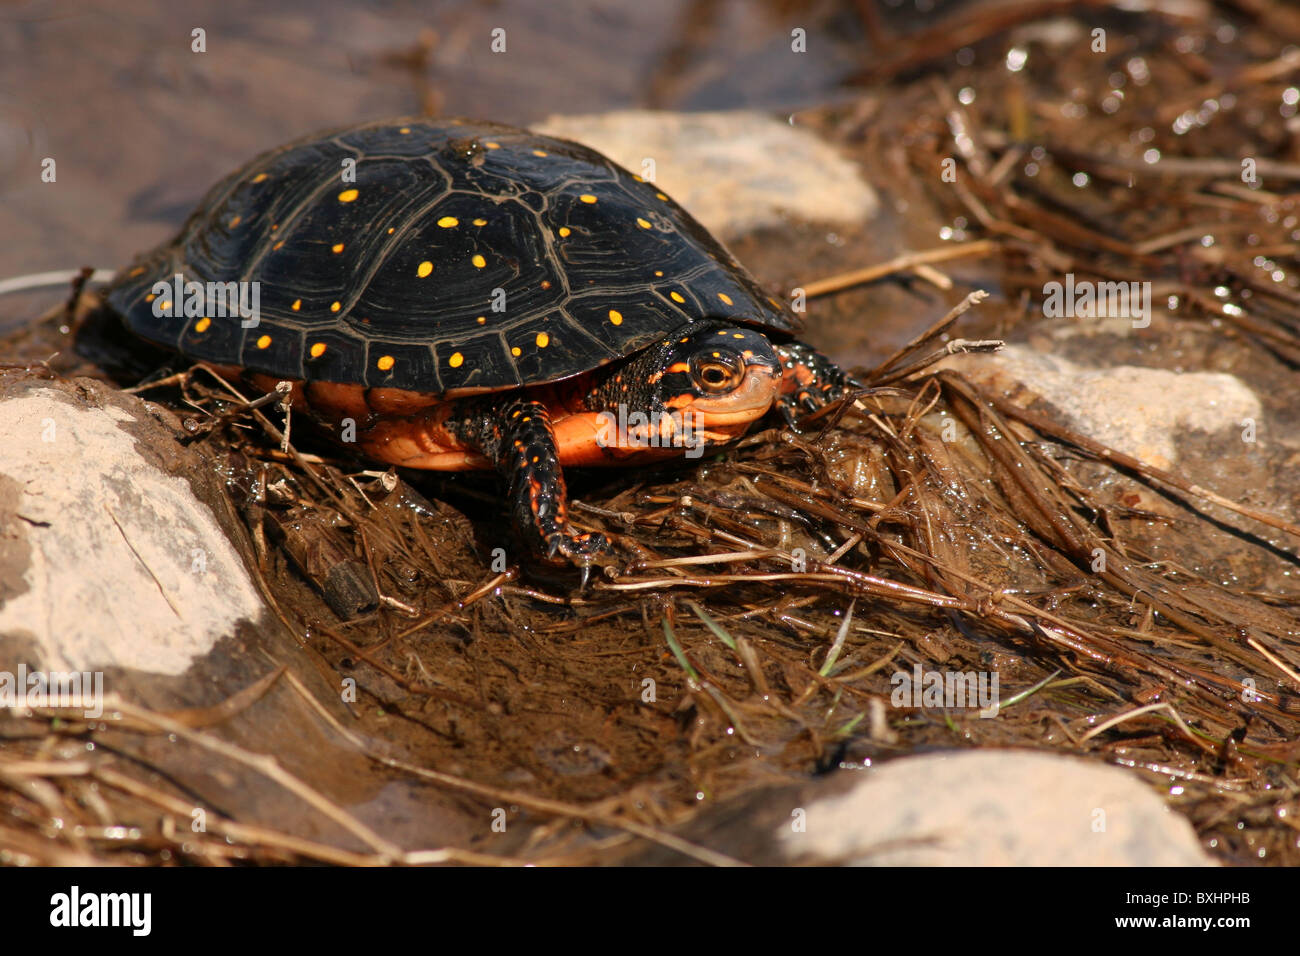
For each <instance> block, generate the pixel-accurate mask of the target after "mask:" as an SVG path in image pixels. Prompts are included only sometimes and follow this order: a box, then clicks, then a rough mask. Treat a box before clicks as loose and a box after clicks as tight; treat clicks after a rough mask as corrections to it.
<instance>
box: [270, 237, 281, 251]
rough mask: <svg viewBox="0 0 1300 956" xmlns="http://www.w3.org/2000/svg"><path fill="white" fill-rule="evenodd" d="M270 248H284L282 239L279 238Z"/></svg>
mask: <svg viewBox="0 0 1300 956" xmlns="http://www.w3.org/2000/svg"><path fill="white" fill-rule="evenodd" d="M271 248H272V249H283V248H284V240H283V239H281V240H280V241H279V242H277V243H276V244H275V245H273V246H272V247H271Z"/></svg>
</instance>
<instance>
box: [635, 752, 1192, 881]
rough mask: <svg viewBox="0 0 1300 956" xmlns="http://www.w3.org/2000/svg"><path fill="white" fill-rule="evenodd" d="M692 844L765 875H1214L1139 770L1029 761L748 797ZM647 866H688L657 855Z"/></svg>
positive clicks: (957, 765)
mask: <svg viewBox="0 0 1300 956" xmlns="http://www.w3.org/2000/svg"><path fill="white" fill-rule="evenodd" d="M678 835H680V836H682V837H683V838H685V839H687V840H688V841H690V842H692V843H694V844H696V845H698V846H701V847H705V848H707V849H708V850H711V851H714V852H717V853H721V854H724V855H725V856H727V857H730V858H731V859H734V860H740V861H743V862H746V863H752V864H755V865H760V866H784V865H789V864H813V865H850V866H1213V865H1214V863H1213V861H1212V860H1211V859H1210V858H1209V857H1208V856H1207V855H1206V854H1205V853H1204V852H1203V851H1202V849H1201V845H1200V841H1199V840H1198V839H1197V837H1196V834H1195V832H1194V831H1193V830H1192V827H1191V825H1190V824H1189V823H1188V822H1187V821H1186V820H1185V819H1184V818H1183V817H1181V816H1179V815H1178V814H1177V813H1175V812H1173V811H1172V810H1170V809H1169V808H1168V807H1167V806H1166V805H1165V803H1164V802H1163V801H1162V800H1161V799H1160V797H1159V795H1158V794H1157V793H1156V792H1155V791H1153V790H1152V789H1151V788H1150V787H1149V786H1147V785H1145V784H1144V783H1143V782H1142V781H1141V780H1140V779H1138V778H1137V777H1136V776H1135V775H1134V774H1133V773H1131V772H1130V771H1126V770H1122V769H1120V768H1118V767H1111V766H1106V765H1105V764H1101V763H1097V762H1096V761H1092V760H1087V759H1082V758H1077V757H1066V756H1059V755H1056V754H1050V753H1042V752H1037V751H1029V750H964V751H951V752H947V753H936V754H926V755H924V756H915V757H900V758H899V759H896V760H891V761H888V762H887V763H883V764H880V765H879V766H876V767H871V768H868V769H858V770H841V771H840V772H838V773H835V774H832V775H830V776H825V777H819V778H817V779H816V780H814V781H812V782H810V783H807V784H799V785H795V786H789V787H779V788H773V789H768V790H762V791H757V792H754V793H750V794H747V795H746V796H744V797H741V798H738V799H736V800H732V801H729V802H727V803H724V804H720V805H718V806H716V807H714V808H712V809H711V810H708V811H706V812H704V813H702V814H701V815H700V816H699V817H698V818H696V819H695V820H692V821H691V823H689V824H688V825H687V826H685V827H683V828H681V829H680V830H679V831H678ZM630 862H632V863H633V864H636V865H680V864H682V863H686V862H689V861H688V860H687V859H686V858H684V857H683V856H682V855H681V854H679V853H676V852H673V851H670V850H668V849H665V848H661V847H654V848H649V849H646V850H644V851H642V852H640V853H639V854H637V855H636V856H635V857H634V858H633V859H632V860H631V861H630Z"/></svg>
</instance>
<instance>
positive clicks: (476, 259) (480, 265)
mask: <svg viewBox="0 0 1300 956" xmlns="http://www.w3.org/2000/svg"><path fill="white" fill-rule="evenodd" d="M470 262H472V263H474V265H475V266H477V267H478V268H480V269H482V268H483V267H484V266H485V265H487V260H486V259H484V258H483V257H482V256H480V255H478V254H477V253H476V254H475V255H474V258H472V259H470Z"/></svg>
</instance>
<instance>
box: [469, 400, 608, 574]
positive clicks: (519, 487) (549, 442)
mask: <svg viewBox="0 0 1300 956" xmlns="http://www.w3.org/2000/svg"><path fill="white" fill-rule="evenodd" d="M494 405H495V403H494V402H483V401H479V402H473V403H472V407H473V408H474V409H475V410H476V413H472V414H471V416H470V419H471V420H473V419H477V421H476V422H475V423H474V424H475V425H476V426H477V427H473V426H471V427H470V428H468V429H467V430H468V431H469V432H470V434H469V435H467V437H469V438H471V440H472V442H473V444H474V445H476V446H477V447H478V449H479V450H480V451H481V452H482V453H483V455H484V456H485V457H487V458H489V459H491V460H492V461H493V462H494V463H495V464H496V467H497V470H498V471H499V472H500V474H501V476H502V477H503V478H504V479H505V481H506V483H507V485H508V487H509V493H508V497H507V500H508V501H509V503H510V515H511V518H512V519H513V522H514V526H515V529H516V530H517V531H518V533H519V535H520V537H521V538H522V539H523V542H524V544H525V545H526V546H527V547H528V548H529V550H531V551H532V552H533V553H535V554H537V555H538V556H540V557H542V558H544V559H545V560H547V561H549V562H551V563H554V564H559V563H563V562H564V561H568V562H571V563H573V564H575V565H577V566H578V567H580V568H583V569H584V577H585V574H586V569H587V568H589V567H590V566H591V565H592V564H593V563H594V562H595V560H596V559H597V558H599V557H600V556H601V555H604V554H607V553H608V552H609V550H610V547H609V542H608V541H607V540H606V539H605V536H604V535H602V534H597V533H594V532H593V533H589V534H583V533H579V532H577V531H575V530H574V529H573V527H572V526H571V525H570V524H569V516H568V493H567V491H566V489H565V486H564V472H563V470H562V469H561V468H560V456H559V452H558V450H557V449H556V445H555V432H554V431H553V430H552V429H551V417H550V415H549V414H548V413H547V411H546V407H545V406H544V405H542V404H541V403H540V402H534V401H530V400H529V399H526V398H515V399H511V400H509V401H506V402H504V403H502V404H501V405H499V406H496V407H493V406H494ZM469 424H470V423H469V421H466V425H469Z"/></svg>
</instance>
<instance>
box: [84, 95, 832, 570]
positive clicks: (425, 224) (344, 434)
mask: <svg viewBox="0 0 1300 956" xmlns="http://www.w3.org/2000/svg"><path fill="white" fill-rule="evenodd" d="M105 295H106V299H105V301H106V303H107V305H108V307H109V309H110V310H111V312H113V313H116V315H117V316H119V317H120V318H121V320H122V321H123V322H124V323H125V325H126V327H127V329H129V330H130V331H131V332H133V333H135V334H136V335H138V336H140V337H142V338H144V339H146V340H148V341H150V342H153V343H156V344H159V345H162V346H165V347H167V348H168V349H171V350H174V351H176V352H179V353H180V354H181V355H183V356H184V357H186V358H188V359H192V360H198V361H203V362H206V363H209V364H211V365H214V366H216V367H218V368H223V369H225V370H226V371H227V372H229V373H230V374H235V375H242V376H243V377H244V378H245V379H246V380H248V381H250V382H251V383H252V384H253V385H254V386H256V387H259V388H261V389H263V390H265V391H269V390H271V389H273V388H274V387H275V385H276V383H277V382H280V381H284V380H288V381H290V382H292V383H293V392H292V400H293V402H294V405H295V407H302V406H307V407H308V408H310V410H311V412H312V414H313V416H314V417H316V418H317V419H318V420H320V421H321V422H322V424H324V425H325V426H326V427H327V428H330V429H331V430H333V431H334V432H335V434H336V435H337V436H338V437H340V438H342V439H343V440H345V441H346V440H354V441H355V442H356V443H357V445H358V446H359V447H360V449H361V450H362V451H363V452H364V453H365V454H366V455H367V456H369V457H371V458H373V459H377V460H379V461H382V462H388V463H391V464H394V465H399V466H402V467H406V468H425V469H436V470H444V471H460V470H473V469H491V468H496V469H497V470H498V471H499V472H500V473H501V474H502V475H503V477H504V479H505V483H506V485H507V486H508V489H509V490H508V503H509V507H510V510H511V512H512V514H513V518H514V521H515V525H516V527H517V529H518V530H519V532H520V534H521V536H522V538H523V540H524V541H525V543H526V544H527V545H528V547H529V548H530V550H532V551H533V552H534V553H535V554H536V555H538V556H540V557H541V558H542V559H543V560H545V561H548V562H550V563H559V564H563V563H565V562H572V563H574V564H577V565H579V566H581V567H583V568H584V569H585V568H586V567H588V566H589V565H590V564H591V563H592V562H593V561H596V560H598V559H599V558H600V557H601V556H602V555H603V554H605V553H606V552H607V551H608V549H609V545H608V542H607V541H606V539H605V537H604V536H602V535H600V534H595V533H587V534H584V533H579V532H578V531H576V530H575V529H574V528H573V527H572V526H571V525H570V523H569V521H568V516H567V508H566V493H565V484H564V476H563V472H562V468H563V467H564V466H567V465H581V466H588V465H611V464H613V465H617V464H625V463H630V462H641V461H648V460H656V459H662V458H665V457H669V456H674V455H676V456H681V455H683V454H687V455H690V454H692V453H698V452H699V451H700V450H701V449H703V448H704V447H707V446H709V445H712V444H715V443H721V442H726V441H729V440H732V439H734V438H736V437H738V436H740V435H741V434H743V433H744V431H745V429H746V428H747V427H748V426H750V425H751V424H752V423H754V422H755V421H757V420H758V419H760V418H762V417H763V416H764V415H765V414H767V413H768V411H769V410H771V409H773V408H774V407H775V408H776V409H777V410H778V411H780V412H782V413H783V414H784V415H785V416H786V418H787V419H792V418H793V416H794V415H795V413H796V412H798V411H800V410H811V409H815V408H818V407H820V406H822V405H823V404H825V403H826V402H828V401H831V400H834V399H837V398H839V397H841V396H842V395H844V394H845V393H846V392H847V391H848V390H849V389H851V388H852V387H854V385H855V384H856V383H854V382H853V381H852V380H851V379H850V378H848V376H846V375H845V373H844V372H842V371H841V370H840V369H839V368H837V367H836V366H835V365H834V364H832V363H831V362H830V361H829V360H828V359H827V358H826V357H825V356H823V355H821V354H820V353H818V352H817V351H815V350H814V349H812V348H810V347H808V346H807V345H803V344H801V343H799V342H797V341H794V340H793V338H792V336H793V333H794V332H795V331H796V329H797V323H796V320H795V318H794V316H793V315H792V314H791V313H790V312H789V311H788V310H787V309H786V307H785V306H783V305H782V303H780V302H779V301H778V300H776V299H775V298H772V297H770V296H769V295H767V294H766V293H765V292H764V291H763V290H762V288H760V287H759V285H758V284H757V283H756V282H755V281H754V279H753V278H752V277H751V276H750V275H749V274H748V273H747V272H746V271H745V270H744V269H743V268H742V267H741V266H740V264H739V263H738V262H737V261H736V260H735V259H734V258H733V257H732V256H731V254H730V253H729V252H727V250H726V249H724V248H723V247H722V245H721V244H719V243H718V242H717V241H716V240H715V239H714V238H713V237H712V236H710V235H709V233H708V232H707V231H706V230H705V229H704V227H703V226H701V225H700V224H699V223H698V222H696V220H695V219H693V218H692V217H691V216H690V215H689V214H688V213H687V212H686V210H684V209H683V208H682V207H680V206H679V205H677V204H676V203H675V202H673V200H671V199H670V198H669V197H668V196H667V195H666V194H665V193H664V192H662V191H661V190H660V188H659V187H658V186H656V185H655V184H654V183H652V182H648V181H646V180H644V179H643V178H642V177H640V176H637V175H634V174H632V173H630V172H628V171H627V170H625V169H623V168H621V167H619V166H617V165H615V164H614V163H613V162H611V161H610V160H608V159H607V158H605V157H604V156H602V155H600V154H599V153H597V152H595V151H594V150H591V149H588V148H587V147H585V146H581V145H579V144H577V143H573V142H568V141H565V140H560V139H553V138H551V137H547V136H539V135H537V134H535V133H531V132H529V131H527V130H522V129H515V128H511V127H507V126H501V125H497V124H493V123H483V122H471V121H464V120H447V121H441V120H439V121H430V120H417V119H410V120H396V121H388V122H380V123H371V124H367V125H364V126H357V127H353V128H349V129H342V130H336V131H332V132H329V133H324V134H320V135H316V136H312V137H310V138H307V139H302V140H298V141H297V142H294V143H290V144H288V145H286V146H282V147H280V148H278V149H274V150H271V151H270V152H266V153H263V154H262V155H260V156H258V157H257V158H256V159H254V160H252V161H251V162H249V163H248V164H246V165H245V166H243V167H242V168H240V169H239V170H237V171H236V172H234V173H233V174H231V175H230V176H228V177H227V178H226V179H224V180H223V181H222V182H220V183H218V184H217V185H216V186H215V187H213V189H212V190H211V191H210V192H209V193H208V195H207V196H206V198H204V200H203V202H202V203H201V204H200V205H199V207H198V210H197V211H196V212H195V213H194V214H193V215H192V216H191V217H190V219H189V221H188V222H187V223H186V224H185V226H184V228H183V229H182V230H181V232H180V234H179V235H178V236H176V237H175V238H174V239H172V240H171V241H169V242H167V243H165V244H164V245H162V246H160V247H159V248H158V249H156V250H154V251H153V252H151V253H149V254H147V255H146V256H144V257H142V258H140V259H139V260H137V261H136V262H135V263H133V264H132V265H131V266H129V267H127V268H126V269H124V270H122V271H121V272H120V273H119V274H118V275H117V276H116V277H115V278H114V279H113V281H112V282H111V283H110V285H109V287H108V288H107V290H106V293H105Z"/></svg>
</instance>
